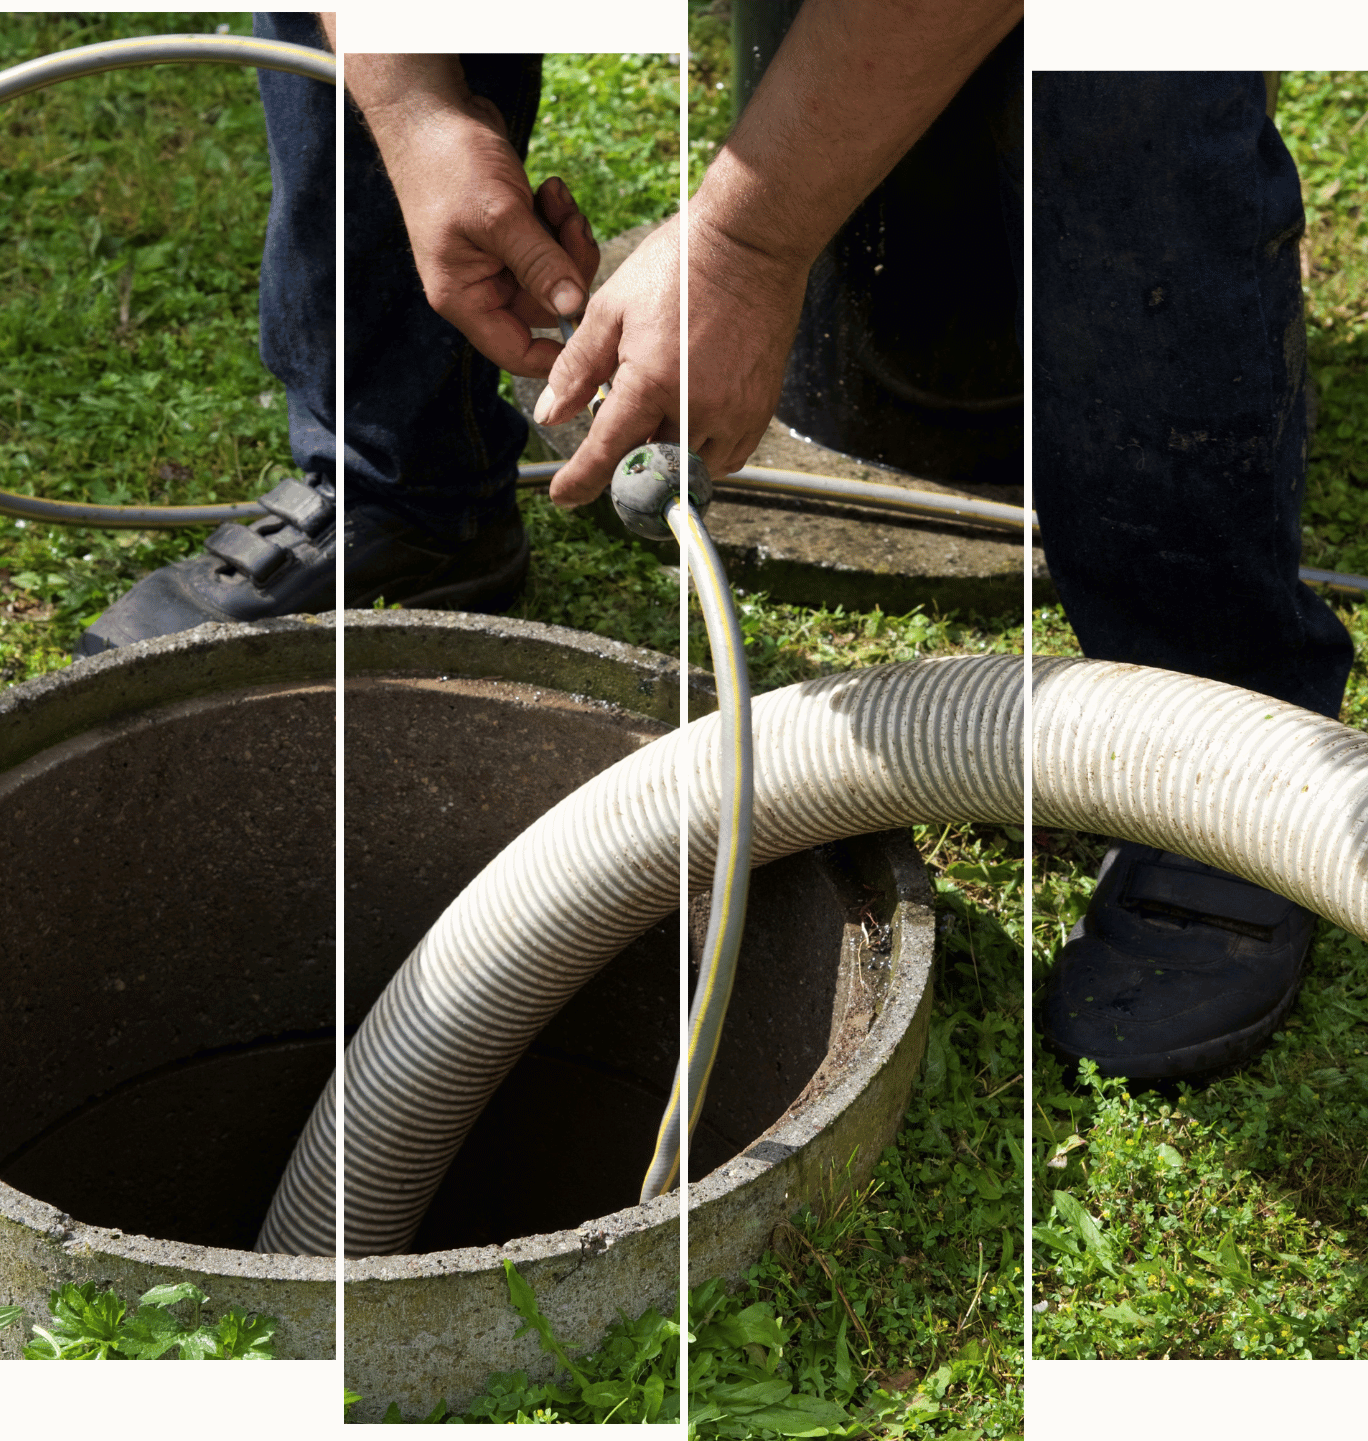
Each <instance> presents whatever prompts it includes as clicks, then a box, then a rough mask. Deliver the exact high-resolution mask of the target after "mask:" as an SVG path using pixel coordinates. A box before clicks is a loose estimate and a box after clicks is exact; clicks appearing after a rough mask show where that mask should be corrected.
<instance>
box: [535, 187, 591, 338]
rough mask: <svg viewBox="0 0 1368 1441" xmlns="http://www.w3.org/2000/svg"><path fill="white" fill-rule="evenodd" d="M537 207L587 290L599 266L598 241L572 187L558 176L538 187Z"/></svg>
mask: <svg viewBox="0 0 1368 1441" xmlns="http://www.w3.org/2000/svg"><path fill="white" fill-rule="evenodd" d="M536 208H537V213H538V214H539V215H540V216H541V217H542V219H543V220H545V222H546V224H547V225H549V226H550V228H551V232H552V234H553V235H555V237H556V239H557V240H558V241H559V242H560V245H561V248H562V249H563V250H564V251H565V253H566V254H567V255H569V257H570V259H571V260H572V261H573V262H574V265H575V268H576V270H578V271H579V275H580V279H581V280H583V281H584V287H585V290H586V292H587V291H588V288H589V287H590V286H591V285H592V284H593V283H594V276H595V275H597V274H598V268H599V248H598V242H597V241H596V240H595V239H594V229H593V226H591V225H590V224H589V217H588V216H587V215H585V214H584V213H583V212H582V211H581V210H580V208H579V206H578V205H576V204H575V197H574V196H573V195H572V194H571V193H570V187H569V186H568V185H567V184H566V183H565V181H563V180H562V179H561V178H560V177H559V176H556V175H553V176H552V177H551V178H550V179H549V180H544V181H543V182H542V183H541V186H540V187H539V188H538V190H537V195H536ZM560 313H561V314H564V312H563V311H562V312H560ZM553 323H554V322H553Z"/></svg>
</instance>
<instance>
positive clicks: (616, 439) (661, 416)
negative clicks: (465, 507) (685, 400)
mask: <svg viewBox="0 0 1368 1441" xmlns="http://www.w3.org/2000/svg"><path fill="white" fill-rule="evenodd" d="M576 339H578V336H577V337H576ZM678 412H679V396H678V392H677V391H676V392H668V391H667V390H666V389H665V387H664V386H662V385H661V384H660V383H659V382H658V381H657V380H655V379H654V378H653V377H651V376H649V375H647V374H645V373H644V372H643V371H642V370H641V368H640V367H638V366H634V365H633V364H632V363H631V362H626V363H624V364H623V365H622V367H621V368H620V369H619V370H618V373H617V378H616V379H615V380H614V382H613V388H612V390H610V391H609V392H608V398H607V399H606V400H605V401H604V402H603V405H602V406H601V407H600V408H599V413H598V414H597V415H596V416H595V417H594V423H593V424H592V425H591V426H590V427H589V434H588V435H587V436H586V437H585V439H584V441H583V442H582V444H581V445H580V448H579V449H578V450H577V451H576V452H575V454H574V455H573V456H572V457H571V459H570V460H569V461H568V462H567V464H566V465H565V466H564V467H563V468H562V469H560V470H558V471H557V472H556V476H555V479H554V480H553V481H552V482H551V499H552V500H553V501H554V502H555V503H556V504H557V505H584V504H585V503H586V502H588V501H591V500H593V499H594V497H595V496H596V495H598V494H599V493H600V492H601V491H603V490H605V489H606V488H607V486H608V484H609V482H610V481H611V480H612V478H613V470H614V468H615V467H616V465H617V463H618V461H620V460H621V459H622V457H623V456H624V455H626V454H627V452H628V451H629V450H632V449H633V448H634V447H635V446H638V445H641V444H642V443H643V442H644V441H647V440H677V439H678V438H679V424H678V420H677V419H676V417H677V415H678Z"/></svg>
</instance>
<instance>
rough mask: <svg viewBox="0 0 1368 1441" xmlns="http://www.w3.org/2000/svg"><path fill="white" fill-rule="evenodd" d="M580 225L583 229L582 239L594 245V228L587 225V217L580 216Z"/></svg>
mask: <svg viewBox="0 0 1368 1441" xmlns="http://www.w3.org/2000/svg"><path fill="white" fill-rule="evenodd" d="M580 224H581V225H582V226H583V227H584V238H585V239H586V240H587V241H588V242H589V244H590V245H592V244H593V243H594V227H593V226H592V225H590V224H589V217H588V216H587V215H581V216H580Z"/></svg>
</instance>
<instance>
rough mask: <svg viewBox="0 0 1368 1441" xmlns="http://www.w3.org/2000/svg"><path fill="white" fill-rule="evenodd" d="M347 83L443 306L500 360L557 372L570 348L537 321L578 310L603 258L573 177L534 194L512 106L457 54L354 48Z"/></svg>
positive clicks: (522, 368) (520, 369) (430, 290)
mask: <svg viewBox="0 0 1368 1441" xmlns="http://www.w3.org/2000/svg"><path fill="white" fill-rule="evenodd" d="M347 84H348V89H349V90H351V92H352V94H353V96H354V98H355V99H356V100H357V103H358V104H359V105H360V106H361V109H362V112H363V114H364V115H365V117H366V121H367V123H368V124H369V126H370V129H371V133H372V135H373V136H374V137H375V142H376V145H377V146H378V147H379V150H380V155H381V158H382V159H383V160H384V162H385V169H386V171H387V173H388V175H389V178H390V181H391V183H392V184H393V186H394V191H395V194H396V196H397V197H398V200H399V208H400V210H401V211H402V212H403V216H404V224H405V226H406V228H407V230H408V236H409V243H410V245H411V246H412V248H413V258H414V261H415V263H416V265H417V267H418V274H419V277H420V278H421V280H422V282H423V289H424V292H425V293H426V295H427V298H428V301H429V302H430V303H431V305H432V307H433V309H434V310H436V311H437V313H438V314H439V315H441V316H442V317H443V318H444V319H446V320H449V321H450V322H451V323H452V324H453V325H454V326H455V327H456V328H457V329H458V330H459V331H460V332H461V333H462V334H463V335H464V336H465V337H466V338H467V339H468V340H469V341H470V343H471V344H472V345H473V346H474V347H475V348H476V349H477V350H478V351H479V352H480V353H481V355H484V356H486V357H488V359H490V360H492V361H493V362H494V363H495V364H496V365H498V366H499V367H500V368H501V369H503V370H507V371H510V372H511V373H512V374H514V375H527V376H535V377H542V376H545V375H547V374H549V372H550V370H551V367H552V366H553V365H554V364H555V362H556V357H557V356H558V355H559V354H560V350H561V347H560V345H559V344H558V343H557V342H556V341H553V340H545V339H533V337H532V333H531V328H532V327H533V326H540V327H554V326H555V324H556V321H557V317H558V316H562V315H567V316H568V315H574V314H576V313H577V312H578V311H579V310H580V309H581V308H582V307H583V305H584V301H585V297H586V296H587V294H588V291H589V284H590V282H591V281H592V280H593V278H594V273H595V272H596V271H597V269H598V263H599V251H598V246H597V244H596V243H595V242H594V237H593V232H592V230H591V229H590V226H589V222H588V220H587V219H586V218H585V217H584V216H583V215H582V214H580V211H579V207H578V206H577V205H576V204H575V200H574V197H573V196H572V195H571V194H570V191H569V189H568V188H567V187H566V185H565V183H564V182H563V181H561V180H559V179H551V180H547V181H546V182H545V183H544V184H543V185H542V186H541V187H540V189H539V190H538V191H537V193H536V195H535V196H534V195H533V193H532V187H531V184H530V183H529V181H528V179H527V172H526V170H525V169H524V168H523V164H522V161H521V160H519V158H518V154H517V151H515V150H514V149H513V147H512V145H510V144H509V141H508V132H507V127H506V126H505V124H504V119H503V116H502V115H501V114H500V113H499V110H498V108H497V107H496V106H495V105H494V104H493V102H492V101H490V100H487V99H485V98H484V97H482V96H478V95H472V94H471V93H470V91H469V89H468V88H467V87H466V85H465V80H464V76H463V74H462V71H461V67H460V63H459V60H458V59H457V57H455V56H451V55H413V56H409V55H374V56H360V55H349V56H348V57H347ZM548 230H549V232H550V233H548ZM553 236H554V237H555V238H553ZM558 242H559V243H558Z"/></svg>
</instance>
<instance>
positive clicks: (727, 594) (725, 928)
mask: <svg viewBox="0 0 1368 1441" xmlns="http://www.w3.org/2000/svg"><path fill="white" fill-rule="evenodd" d="M699 464H700V465H701V464H702V462H701V461H700V462H699ZM680 509H681V508H680V506H679V504H678V502H672V503H671V505H670V506H669V507H667V509H666V511H665V515H666V517H667V519H669V521H670V525H671V529H674V528H675V525H676V524H677V517H678V516H679V514H680ZM686 514H687V525H688V530H689V541H688V546H687V547H685V546H684V545H683V544H681V545H680V550H681V551H682V552H683V553H684V554H686V555H687V556H688V563H689V574H690V575H691V576H692V577H693V581H694V585H695V587H696V588H697V591H698V599H699V603H700V605H701V606H702V608H703V620H704V623H705V625H706V626H707V630H708V641H709V644H710V645H711V647H712V653H713V658H714V665H713V669H714V674H715V677H716V682H717V702H718V706H717V713H718V725H719V728H720V731H721V742H720V745H719V748H718V762H719V765H720V766H721V771H722V775H721V781H722V794H721V796H720V798H719V810H718V827H719V834H718V842H717V848H716V852H717V854H716V859H715V861H714V863H713V877H712V909H711V910H710V912H709V914H708V929H707V934H706V935H705V937H704V941H703V954H702V958H701V962H700V965H699V972H698V985H697V987H696V989H695V991H694V999H693V1004H692V1006H691V1007H690V1008H689V1039H688V1050H687V1053H686V1056H685V1059H684V1061H683V1063H682V1064H681V1065H680V1067H679V1068H678V1070H677V1071H676V1074H675V1080H674V1086H673V1089H672V1090H671V1093H670V1099H669V1103H668V1105H667V1106H666V1109H665V1116H664V1119H663V1120H662V1121H661V1125H660V1133H659V1135H658V1136H657V1137H656V1145H655V1152H654V1154H653V1155H652V1157H651V1164H650V1167H649V1168H648V1170H647V1172H646V1179H645V1181H644V1182H643V1183H642V1187H641V1199H642V1200H643V1201H649V1200H650V1199H651V1198H652V1197H653V1196H661V1195H664V1193H665V1192H666V1191H669V1190H671V1189H673V1187H674V1185H675V1183H676V1181H677V1180H678V1178H679V1154H680V1131H681V1094H680V1080H681V1074H682V1075H683V1076H686V1077H687V1084H686V1085H685V1087H684V1095H685V1096H687V1098H688V1117H689V1120H688V1133H689V1135H690V1136H692V1135H693V1133H694V1130H695V1128H696V1127H697V1125H698V1118H699V1116H700V1115H701V1114H702V1113H703V1101H704V1098H705V1096H706V1095H707V1089H708V1078H709V1077H710V1076H711V1075H712V1068H713V1063H714V1062H715V1061H716V1059H717V1047H718V1045H719V1043H720V1042H721V1039H722V1023H723V1021H724V1020H725V1019H726V1015H727V1007H728V1004H729V1003H730V1000H731V993H732V986H733V984H734V983H735V980H736V959H737V956H738V955H739V954H740V951H741V932H742V930H743V928H744V926H745V922H746V896H747V893H748V892H749V889H750V870H751V840H752V827H751V810H752V806H753V796H754V763H753V751H752V744H751V694H750V676H749V674H748V673H747V670H746V643H745V640H744V638H743V637H742V635H741V627H740V626H739V625H738V624H737V620H736V607H735V606H734V605H733V604H732V598H731V588H730V587H729V586H728V584H727V574H726V571H725V570H724V569H723V567H722V558H721V557H720V556H719V555H718V553H717V548H716V546H714V545H713V543H712V537H711V536H710V535H709V534H708V531H707V527H706V526H705V525H704V524H703V520H702V517H701V516H700V515H699V513H698V511H697V510H696V509H695V508H694V506H692V505H689V506H688V508H687V513H686ZM676 539H678V536H676Z"/></svg>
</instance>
